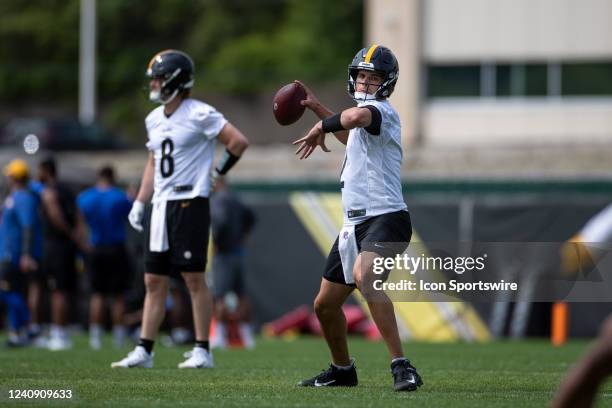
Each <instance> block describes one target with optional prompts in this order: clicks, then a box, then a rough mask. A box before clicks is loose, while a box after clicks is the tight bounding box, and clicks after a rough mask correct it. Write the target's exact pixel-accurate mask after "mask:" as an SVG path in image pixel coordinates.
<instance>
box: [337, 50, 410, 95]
mask: <svg viewBox="0 0 612 408" xmlns="http://www.w3.org/2000/svg"><path fill="white" fill-rule="evenodd" d="M361 70H364V71H372V72H376V73H378V74H380V75H381V76H382V78H383V81H382V84H381V85H380V87H379V88H378V89H377V90H376V92H375V93H374V94H368V93H365V92H356V91H355V88H356V83H357V74H358V73H359V71H361ZM398 76H399V64H398V62H397V58H395V55H393V52H391V50H390V49H389V48H387V47H384V46H382V45H377V44H374V45H372V46H370V47H366V48H362V49H361V50H359V51H358V52H357V54H355V57H354V58H353V61H352V62H351V63H350V65H349V66H348V84H347V91H348V94H349V95H350V96H351V98H353V99H354V100H356V101H358V102H361V101H367V100H375V99H384V98H388V97H389V96H391V94H392V93H393V90H394V89H395V84H396V83H397V78H398Z"/></svg>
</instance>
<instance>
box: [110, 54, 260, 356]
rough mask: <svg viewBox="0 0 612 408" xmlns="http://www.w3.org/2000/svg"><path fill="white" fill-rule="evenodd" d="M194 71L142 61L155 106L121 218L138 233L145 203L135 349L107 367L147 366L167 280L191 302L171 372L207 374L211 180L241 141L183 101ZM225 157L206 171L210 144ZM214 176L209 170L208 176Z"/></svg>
mask: <svg viewBox="0 0 612 408" xmlns="http://www.w3.org/2000/svg"><path fill="white" fill-rule="evenodd" d="M194 75H195V67H194V64H193V61H192V59H191V57H189V56H188V55H187V54H185V53H184V52H181V51H177V50H165V51H161V52H159V53H157V54H156V55H155V56H154V57H153V58H152V59H151V61H150V62H149V65H148V68H147V76H148V77H149V78H150V80H151V81H150V93H149V99H150V100H151V101H153V102H156V103H159V104H160V106H159V107H157V108H156V109H154V110H153V111H152V112H151V113H150V114H149V115H148V116H147V118H146V119H145V125H146V128H147V133H148V138H149V141H148V142H147V144H146V145H147V148H148V149H149V159H148V161H147V164H146V167H145V170H144V173H143V176H142V180H141V183H140V190H139V192H138V196H137V197H136V201H134V204H133V206H132V210H131V211H130V214H129V216H128V219H129V221H130V224H131V225H132V226H133V227H134V229H136V230H139V231H142V230H143V229H144V228H143V220H144V207H145V202H147V201H149V200H151V201H152V204H153V208H152V211H151V217H150V222H148V223H145V225H146V227H147V230H146V233H145V278H144V281H145V288H146V294H145V300H144V308H143V317H142V329H141V337H140V340H139V344H138V346H136V348H135V349H134V350H133V351H132V352H130V353H129V354H128V355H127V357H125V358H124V359H122V360H120V361H117V362H114V363H112V364H111V367H121V368H131V367H145V368H151V367H153V346H154V342H155V339H156V337H157V335H158V332H159V327H160V325H161V323H162V321H163V319H164V316H165V302H166V298H167V294H168V287H169V280H170V277H171V276H178V275H179V274H180V276H182V277H183V279H184V280H185V284H186V285H187V289H188V290H189V294H190V297H191V304H192V312H193V319H194V329H195V334H196V338H195V340H196V341H195V346H194V348H193V350H192V352H191V353H189V356H188V357H187V359H186V360H185V361H183V362H182V363H180V364H179V365H178V367H179V368H211V367H213V366H214V362H213V356H212V353H211V352H210V343H209V338H208V336H209V329H210V320H211V315H212V297H211V295H210V292H209V290H208V287H207V285H206V281H205V279H204V271H205V269H206V261H207V248H208V238H209V231H210V208H209V201H208V197H209V195H210V192H211V185H212V181H213V180H214V178H215V177H217V176H219V175H223V174H225V173H227V172H228V171H229V170H230V169H231V168H232V167H233V166H234V165H235V164H236V162H237V161H238V160H239V159H240V157H241V156H242V154H243V152H244V151H245V150H246V148H247V146H248V141H247V139H246V137H244V135H243V134H242V133H241V132H240V130H238V129H237V128H236V127H234V126H233V125H232V124H231V123H229V122H228V121H227V120H226V119H225V117H224V116H223V115H222V114H221V113H220V112H218V111H216V110H215V109H214V108H213V107H212V106H210V105H208V104H206V103H204V102H201V101H199V100H196V99H192V98H190V93H191V88H192V86H193V82H194ZM216 141H219V142H221V143H222V144H223V145H224V146H225V151H224V153H223V155H222V157H221V159H220V161H219V163H218V164H217V167H213V161H214V155H215V144H216ZM213 169H214V171H213Z"/></svg>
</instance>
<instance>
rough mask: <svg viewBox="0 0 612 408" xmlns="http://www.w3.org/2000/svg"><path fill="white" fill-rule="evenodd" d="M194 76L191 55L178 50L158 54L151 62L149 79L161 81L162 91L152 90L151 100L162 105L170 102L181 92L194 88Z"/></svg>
mask: <svg viewBox="0 0 612 408" xmlns="http://www.w3.org/2000/svg"><path fill="white" fill-rule="evenodd" d="M194 74H195V67H194V65H193V60H192V59H191V57H190V56H189V55H187V54H185V53H184V52H182V51H178V50H164V51H160V52H158V53H157V54H155V56H154V57H153V58H151V61H150V62H149V66H148V67H147V77H149V78H150V79H154V78H158V79H160V80H161V89H160V90H159V91H153V90H151V91H150V93H149V99H150V100H151V101H153V102H158V103H162V104H166V103H168V102H170V101H171V100H173V99H174V98H175V97H176V95H178V94H179V93H180V92H182V91H183V90H185V89H189V88H191V87H192V86H193V76H194Z"/></svg>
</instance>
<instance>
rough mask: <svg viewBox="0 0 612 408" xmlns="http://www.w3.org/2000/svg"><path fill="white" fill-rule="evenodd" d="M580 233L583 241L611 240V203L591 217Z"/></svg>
mask: <svg viewBox="0 0 612 408" xmlns="http://www.w3.org/2000/svg"><path fill="white" fill-rule="evenodd" d="M580 235H581V236H582V240H583V241H584V242H600V243H601V242H612V204H610V205H608V206H607V207H606V208H604V209H603V210H601V211H600V212H599V213H597V215H595V216H594V217H593V218H591V219H590V220H589V222H587V223H586V225H585V226H584V228H582V231H580Z"/></svg>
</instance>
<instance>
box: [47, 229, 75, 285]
mask: <svg viewBox="0 0 612 408" xmlns="http://www.w3.org/2000/svg"><path fill="white" fill-rule="evenodd" d="M43 245H44V247H43V258H42V270H43V275H44V276H45V278H46V279H47V282H48V283H49V288H50V289H51V290H60V291H66V292H73V291H74V290H76V288H77V283H78V276H77V271H76V256H77V249H76V246H75V245H74V244H73V243H72V242H71V241H65V240H53V239H48V240H45V242H44V244H43Z"/></svg>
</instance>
